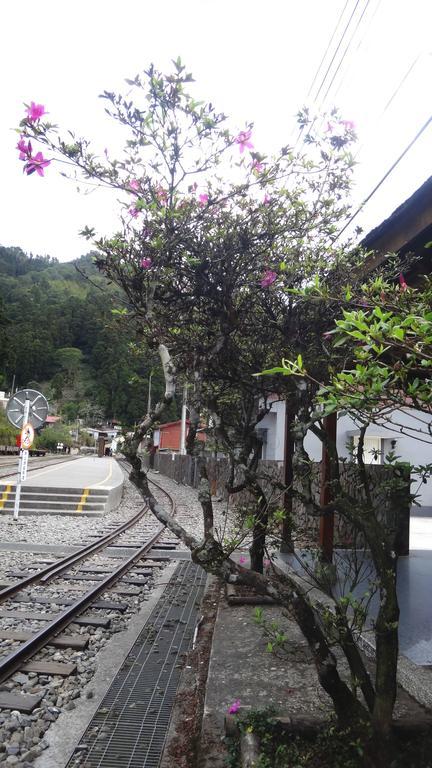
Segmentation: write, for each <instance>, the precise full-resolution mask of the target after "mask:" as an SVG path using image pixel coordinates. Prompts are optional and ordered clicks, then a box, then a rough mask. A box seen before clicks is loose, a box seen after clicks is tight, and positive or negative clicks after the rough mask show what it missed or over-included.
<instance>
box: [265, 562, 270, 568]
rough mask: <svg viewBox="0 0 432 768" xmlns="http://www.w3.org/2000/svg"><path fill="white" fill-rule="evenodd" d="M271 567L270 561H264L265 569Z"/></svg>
mask: <svg viewBox="0 0 432 768" xmlns="http://www.w3.org/2000/svg"><path fill="white" fill-rule="evenodd" d="M269 565H270V560H264V568H268V567H269Z"/></svg>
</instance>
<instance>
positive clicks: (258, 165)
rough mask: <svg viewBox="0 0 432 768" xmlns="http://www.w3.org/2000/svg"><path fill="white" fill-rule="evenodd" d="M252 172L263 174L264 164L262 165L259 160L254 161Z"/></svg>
mask: <svg viewBox="0 0 432 768" xmlns="http://www.w3.org/2000/svg"><path fill="white" fill-rule="evenodd" d="M251 170H252V171H253V172H254V173H257V174H258V173H262V172H263V170H264V163H261V162H260V161H259V160H254V161H253V163H252V168H251Z"/></svg>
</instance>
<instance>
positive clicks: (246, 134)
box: [235, 131, 253, 154]
mask: <svg viewBox="0 0 432 768" xmlns="http://www.w3.org/2000/svg"><path fill="white" fill-rule="evenodd" d="M251 136H252V131H240V133H239V135H238V136H237V137H236V139H235V142H236V144H238V145H239V149H240V153H241V154H242V153H243V152H244V151H245V149H253V144H252V142H251Z"/></svg>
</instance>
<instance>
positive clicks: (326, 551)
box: [319, 413, 337, 563]
mask: <svg viewBox="0 0 432 768" xmlns="http://www.w3.org/2000/svg"><path fill="white" fill-rule="evenodd" d="M324 429H325V431H326V432H327V435H328V438H329V440H330V441H331V442H334V443H335V444H336V430H337V414H336V413H331V414H330V415H329V416H326V417H325V418H324ZM330 481H331V465H330V456H329V453H328V451H327V449H326V447H325V445H324V443H323V446H322V459H321V488H320V505H321V506H325V505H326V504H329V503H330V502H331V489H330V485H329V483H330ZM333 539H334V514H333V512H332V513H331V514H329V515H324V516H323V517H321V518H320V532H319V545H320V547H321V559H322V561H323V562H325V563H331V562H332V561H333Z"/></svg>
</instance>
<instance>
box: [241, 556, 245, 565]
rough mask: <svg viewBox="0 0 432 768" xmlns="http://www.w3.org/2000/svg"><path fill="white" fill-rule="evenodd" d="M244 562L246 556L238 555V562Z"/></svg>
mask: <svg viewBox="0 0 432 768" xmlns="http://www.w3.org/2000/svg"><path fill="white" fill-rule="evenodd" d="M245 562H246V558H245V556H244V555H240V557H239V563H240V564H241V565H243V563H245Z"/></svg>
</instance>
